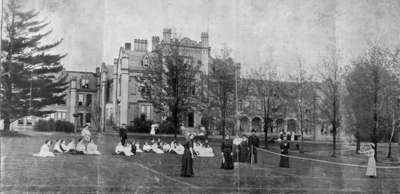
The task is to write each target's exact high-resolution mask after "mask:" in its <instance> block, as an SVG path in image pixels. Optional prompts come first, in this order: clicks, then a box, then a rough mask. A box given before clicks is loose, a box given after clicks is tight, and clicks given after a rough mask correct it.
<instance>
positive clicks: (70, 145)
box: [64, 139, 76, 152]
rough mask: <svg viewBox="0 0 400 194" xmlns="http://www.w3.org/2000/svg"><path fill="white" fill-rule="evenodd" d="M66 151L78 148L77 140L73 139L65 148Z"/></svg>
mask: <svg viewBox="0 0 400 194" xmlns="http://www.w3.org/2000/svg"><path fill="white" fill-rule="evenodd" d="M64 150H65V152H74V151H75V150H76V146H75V141H74V140H73V139H72V140H71V141H70V142H69V143H68V144H67V146H66V147H65V148H64Z"/></svg>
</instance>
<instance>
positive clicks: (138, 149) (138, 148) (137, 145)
mask: <svg viewBox="0 0 400 194" xmlns="http://www.w3.org/2000/svg"><path fill="white" fill-rule="evenodd" d="M135 147H136V152H143V150H142V149H140V143H139V141H136V142H135Z"/></svg>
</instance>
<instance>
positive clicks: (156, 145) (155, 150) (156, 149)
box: [151, 143, 164, 154]
mask: <svg viewBox="0 0 400 194" xmlns="http://www.w3.org/2000/svg"><path fill="white" fill-rule="evenodd" d="M151 149H152V150H153V152H154V153H156V154H163V153H164V152H163V151H162V150H161V149H160V148H159V147H158V143H154V144H153V145H152V146H151Z"/></svg>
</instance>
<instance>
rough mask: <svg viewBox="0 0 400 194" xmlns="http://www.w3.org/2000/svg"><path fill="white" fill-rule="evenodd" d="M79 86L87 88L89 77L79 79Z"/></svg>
mask: <svg viewBox="0 0 400 194" xmlns="http://www.w3.org/2000/svg"><path fill="white" fill-rule="evenodd" d="M81 88H85V89H88V88H89V79H87V78H83V79H81Z"/></svg>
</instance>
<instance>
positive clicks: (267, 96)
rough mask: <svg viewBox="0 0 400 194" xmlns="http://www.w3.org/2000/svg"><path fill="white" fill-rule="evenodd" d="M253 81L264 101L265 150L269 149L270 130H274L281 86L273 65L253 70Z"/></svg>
mask: <svg viewBox="0 0 400 194" xmlns="http://www.w3.org/2000/svg"><path fill="white" fill-rule="evenodd" d="M252 75H253V77H254V79H252V82H253V84H254V85H255V86H256V90H257V96H259V97H260V98H261V99H262V100H261V101H262V103H261V104H262V107H263V115H264V132H265V148H267V149H268V130H269V129H270V128H272V127H273V126H272V124H271V121H272V119H271V114H272V108H273V105H274V104H275V103H276V102H275V101H276V100H277V99H278V98H279V91H278V90H279V84H278V80H277V73H276V71H275V69H274V68H273V66H272V64H271V63H267V64H266V65H265V66H263V67H260V68H259V69H257V70H253V72H252Z"/></svg>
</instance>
